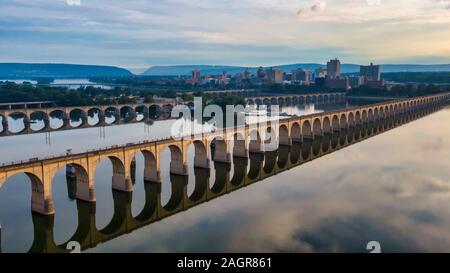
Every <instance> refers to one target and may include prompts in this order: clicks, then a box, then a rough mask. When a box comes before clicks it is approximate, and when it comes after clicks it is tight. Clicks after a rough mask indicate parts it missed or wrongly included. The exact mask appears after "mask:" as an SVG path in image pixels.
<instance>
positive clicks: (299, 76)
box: [292, 68, 311, 84]
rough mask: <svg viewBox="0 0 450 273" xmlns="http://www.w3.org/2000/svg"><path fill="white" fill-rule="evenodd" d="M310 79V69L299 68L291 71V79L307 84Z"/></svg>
mask: <svg viewBox="0 0 450 273" xmlns="http://www.w3.org/2000/svg"><path fill="white" fill-rule="evenodd" d="M310 79H311V71H308V70H305V69H302V68H299V69H296V70H293V71H292V80H293V81H299V82H302V83H306V84H308V83H309V81H310Z"/></svg>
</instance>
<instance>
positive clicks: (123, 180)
mask: <svg viewBox="0 0 450 273" xmlns="http://www.w3.org/2000/svg"><path fill="white" fill-rule="evenodd" d="M112 188H113V189H114V190H117V191H124V192H132V191H133V182H132V181H131V178H130V177H125V174H123V173H114V174H113V176H112Z"/></svg>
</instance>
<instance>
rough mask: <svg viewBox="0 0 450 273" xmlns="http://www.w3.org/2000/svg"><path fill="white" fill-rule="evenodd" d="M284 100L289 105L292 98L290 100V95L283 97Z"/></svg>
mask: <svg viewBox="0 0 450 273" xmlns="http://www.w3.org/2000/svg"><path fill="white" fill-rule="evenodd" d="M284 102H285V105H288V106H289V105H291V104H292V100H291V97H286V98H285V99H284Z"/></svg>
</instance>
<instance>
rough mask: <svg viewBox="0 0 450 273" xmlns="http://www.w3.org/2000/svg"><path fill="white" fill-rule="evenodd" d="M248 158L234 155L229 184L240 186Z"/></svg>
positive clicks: (245, 173) (243, 179)
mask: <svg viewBox="0 0 450 273" xmlns="http://www.w3.org/2000/svg"><path fill="white" fill-rule="evenodd" d="M247 166H248V158H247V157H234V158H233V168H234V173H233V178H232V179H231V184H232V185H233V186H240V185H242V184H243V183H244V181H245V176H246V175H247Z"/></svg>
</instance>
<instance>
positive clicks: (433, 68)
mask: <svg viewBox="0 0 450 273" xmlns="http://www.w3.org/2000/svg"><path fill="white" fill-rule="evenodd" d="M359 66H360V65H359V64H342V67H341V69H342V73H357V72H359ZM273 67H274V68H279V69H281V70H283V71H285V72H290V71H292V70H295V69H298V68H303V69H307V70H315V69H317V68H319V67H326V65H325V64H318V63H299V64H288V65H278V66H273ZM266 68H267V67H266ZM245 69H246V67H241V66H220V65H175V66H153V67H150V68H149V69H147V70H146V71H145V72H144V73H143V74H142V75H148V76H186V75H190V74H191V72H192V70H199V71H200V73H201V74H210V75H217V74H220V73H222V72H223V71H226V72H227V73H228V74H231V75H233V74H237V73H241V72H244V71H245ZM248 69H249V70H250V71H251V72H252V73H255V72H256V70H257V69H258V68H257V67H249V68H248ZM438 71H439V72H446V71H450V64H439V65H415V64H382V65H381V72H382V73H390V72H438Z"/></svg>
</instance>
